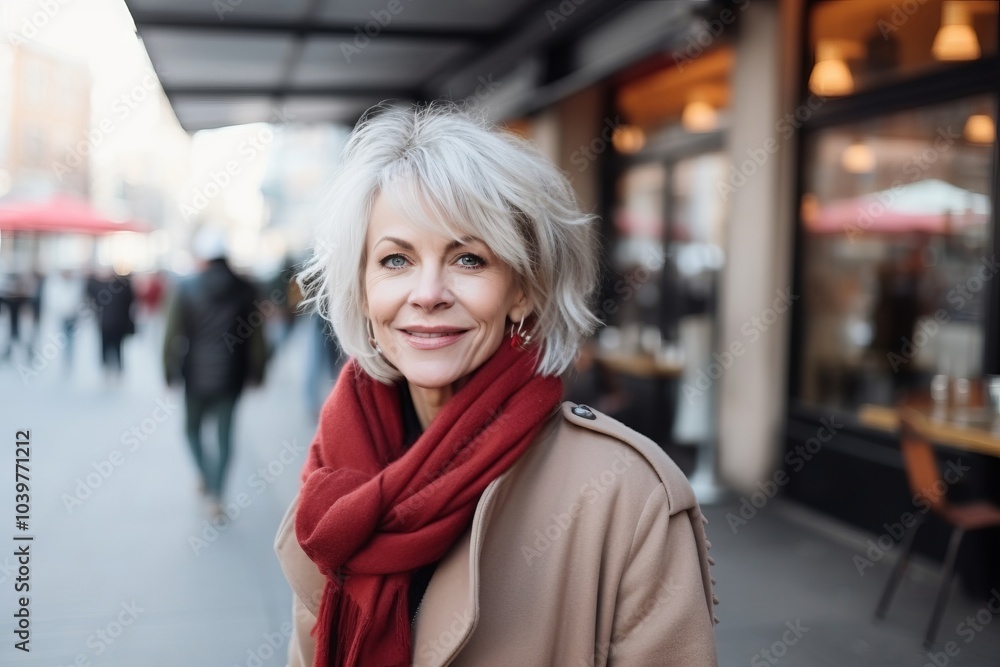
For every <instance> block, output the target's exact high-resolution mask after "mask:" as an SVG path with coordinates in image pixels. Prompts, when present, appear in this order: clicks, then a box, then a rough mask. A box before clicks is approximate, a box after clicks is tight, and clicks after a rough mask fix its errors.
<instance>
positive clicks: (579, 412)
mask: <svg viewBox="0 0 1000 667" xmlns="http://www.w3.org/2000/svg"><path fill="white" fill-rule="evenodd" d="M573 414H574V415H576V416H577V417H583V418H584V419H597V415H595V414H594V413H593V412H591V410H590V408H588V407H587V406H586V405H578V406H576V407H575V408H573Z"/></svg>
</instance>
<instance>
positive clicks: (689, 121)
mask: <svg viewBox="0 0 1000 667" xmlns="http://www.w3.org/2000/svg"><path fill="white" fill-rule="evenodd" d="M718 120H719V113H718V112H717V111H716V110H715V107H713V106H712V105H711V104H709V103H708V102H702V101H692V102H688V103H687V104H685V105H684V111H683V112H681V125H683V126H684V129H685V130H687V131H688V132H711V131H712V130H714V129H715V128H716V127H718Z"/></svg>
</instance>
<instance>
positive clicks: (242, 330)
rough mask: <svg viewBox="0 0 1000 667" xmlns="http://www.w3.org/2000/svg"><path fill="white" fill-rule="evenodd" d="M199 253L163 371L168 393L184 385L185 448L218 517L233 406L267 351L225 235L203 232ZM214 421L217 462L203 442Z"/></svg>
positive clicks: (181, 288) (178, 293) (174, 310)
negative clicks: (197, 266)
mask: <svg viewBox="0 0 1000 667" xmlns="http://www.w3.org/2000/svg"><path fill="white" fill-rule="evenodd" d="M194 253H195V257H196V258H197V259H198V260H199V262H200V270H199V271H198V273H196V274H195V275H193V276H190V277H188V278H186V279H183V280H181V281H180V282H179V284H178V285H177V287H176V290H175V294H174V295H173V298H172V299H171V301H170V304H169V305H168V307H167V322H166V333H165V335H164V343H163V363H164V372H165V375H166V381H167V384H168V385H175V384H178V383H179V382H181V381H182V380H183V383H184V409H185V433H186V436H187V441H188V445H189V446H190V448H191V454H192V456H193V457H194V462H195V465H196V466H197V467H198V472H199V474H200V476H201V488H202V491H203V493H204V494H205V496H206V499H207V500H208V502H209V505H210V511H211V512H212V513H213V514H215V515H218V514H219V513H220V512H221V507H222V504H221V503H222V497H223V487H224V483H225V477H226V468H227V466H228V464H229V459H230V453H231V451H232V431H233V418H234V413H235V409H236V403H237V401H238V400H239V397H240V394H241V393H242V391H243V389H244V387H245V386H246V385H247V384H259V383H261V382H262V381H263V378H264V365H265V362H266V357H267V346H266V343H265V340H264V332H263V328H262V326H255V325H253V324H251V323H252V322H254V321H255V319H257V318H253V317H251V315H252V313H253V310H254V308H255V307H256V304H255V297H256V294H257V293H256V290H255V289H254V287H253V285H251V284H250V283H249V282H248V281H247V280H245V279H243V278H241V277H239V276H237V275H236V274H235V273H234V272H233V270H232V269H231V268H230V266H229V263H228V262H227V261H226V243H225V236H224V235H223V233H222V232H221V231H220V230H217V229H214V228H211V227H206V228H203V229H201V230H200V231H199V233H198V234H197V235H196V236H195V243H194ZM259 319H261V320H262V319H263V318H262V317H261V318H259ZM212 419H214V420H215V422H216V432H217V434H218V435H217V445H218V446H217V448H216V451H217V455H216V456H214V457H210V456H209V455H208V451H207V450H206V448H205V442H204V440H203V438H202V432H203V430H204V429H203V427H204V425H205V423H206V422H207V421H209V420H212ZM213 459H214V461H213Z"/></svg>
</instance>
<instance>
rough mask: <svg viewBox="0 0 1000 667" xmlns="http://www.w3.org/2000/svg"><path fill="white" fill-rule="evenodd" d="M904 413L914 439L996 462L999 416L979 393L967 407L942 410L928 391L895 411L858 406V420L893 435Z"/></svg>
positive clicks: (913, 394) (999, 445)
mask: <svg viewBox="0 0 1000 667" xmlns="http://www.w3.org/2000/svg"><path fill="white" fill-rule="evenodd" d="M973 386H975V383H974V384H973ZM904 413H905V414H906V416H907V418H908V419H909V421H910V423H911V425H912V427H913V428H914V430H916V432H917V435H919V436H920V437H922V438H924V439H926V440H928V441H929V442H936V443H938V444H941V445H947V446H949V447H954V448H955V449H962V450H966V451H970V452H977V453H980V454H986V455H987V456H995V457H998V458H1000V416H998V415H997V414H996V413H994V412H993V411H992V410H990V408H989V407H988V406H987V405H986V404H985V401H984V397H983V396H982V393H981V392H978V391H973V392H972V395H971V396H970V400H969V403H968V405H965V406H954V405H952V406H947V407H946V406H943V405H938V404H935V403H934V402H933V401H932V400H931V397H930V391H929V390H926V389H925V390H920V391H915V392H911V393H910V394H908V395H907V396H906V397H904V398H903V400H902V401H900V402H899V404H898V405H896V406H895V407H886V406H882V405H863V406H861V408H860V409H859V410H858V420H859V421H860V422H861V423H862V424H864V425H865V426H870V427H872V428H877V429H881V430H884V431H891V432H896V431H897V430H898V429H899V422H900V415H901V414H904Z"/></svg>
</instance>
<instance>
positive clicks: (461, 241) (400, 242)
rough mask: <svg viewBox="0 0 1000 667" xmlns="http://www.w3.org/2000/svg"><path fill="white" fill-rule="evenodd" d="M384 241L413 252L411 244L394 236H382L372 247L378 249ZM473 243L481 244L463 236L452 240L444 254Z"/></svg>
mask: <svg viewBox="0 0 1000 667" xmlns="http://www.w3.org/2000/svg"><path fill="white" fill-rule="evenodd" d="M385 241H388V242H389V243H394V244H396V245H398V246H399V247H400V248H402V249H403V250H409V251H410V252H413V250H414V248H413V244H412V243H410V242H409V241H404V240H403V239H400V238H396V237H395V236H383V237H382V238H380V239H379V240H378V241H377V242H376V243H375V246H374V247H378V245H379V244H380V243H383V242H385ZM474 242H479V243H483V240H482V239H479V238H476V237H474V236H463V237H462V238H460V239H457V240H454V241H452V242H451V243H449V244H448V245H447V246H446V247H445V249H444V250H445V252H451V251H452V250H455V249H456V248H461V247H462V246H464V245H468V244H469V243H474Z"/></svg>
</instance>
